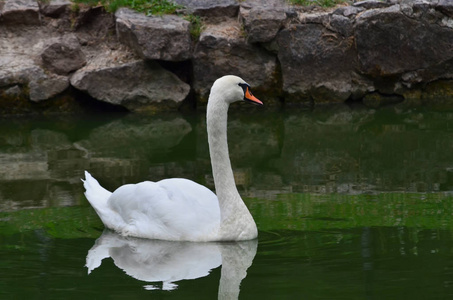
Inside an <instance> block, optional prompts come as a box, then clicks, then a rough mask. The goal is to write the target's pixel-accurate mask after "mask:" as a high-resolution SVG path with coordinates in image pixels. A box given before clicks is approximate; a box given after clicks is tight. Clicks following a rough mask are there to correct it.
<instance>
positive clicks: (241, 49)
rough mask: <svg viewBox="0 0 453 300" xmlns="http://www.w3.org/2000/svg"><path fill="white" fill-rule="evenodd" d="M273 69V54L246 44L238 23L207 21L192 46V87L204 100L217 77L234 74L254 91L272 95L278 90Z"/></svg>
mask: <svg viewBox="0 0 453 300" xmlns="http://www.w3.org/2000/svg"><path fill="white" fill-rule="evenodd" d="M276 68H277V62H276V58H275V56H273V55H271V54H269V53H268V52H266V51H265V50H263V49H262V48H260V47H258V46H255V45H252V44H250V43H247V42H246V39H245V37H244V35H243V34H242V32H241V29H240V27H239V24H238V23H237V22H235V21H230V22H223V23H221V24H217V25H215V24H210V25H207V26H206V27H205V30H204V31H203V32H202V33H201V35H200V39H199V42H198V43H197V45H196V47H195V51H194V58H193V74H194V76H193V78H194V81H193V87H194V90H195V92H196V93H197V95H198V97H199V98H200V99H201V100H202V102H203V101H204V102H205V101H206V100H207V96H208V94H209V89H210V88H211V85H212V83H213V82H214V81H215V80H216V79H217V78H219V77H221V76H223V75H226V74H236V75H238V76H240V77H242V78H243V79H244V80H246V81H247V82H248V83H249V84H250V85H252V86H253V89H254V91H255V93H261V92H263V93H264V92H266V93H268V95H269V96H271V95H272V94H275V92H276V88H277V89H278V87H276V81H277V78H276V77H277V76H276ZM258 91H259V92H258Z"/></svg>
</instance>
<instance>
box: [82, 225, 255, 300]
mask: <svg viewBox="0 0 453 300" xmlns="http://www.w3.org/2000/svg"><path fill="white" fill-rule="evenodd" d="M257 244H258V241H257V240H250V241H241V242H222V243H220V242H219V243H214V242H207V243H196V242H171V241H161V240H147V239H140V238H132V237H123V236H121V235H119V234H117V233H114V232H111V231H108V230H106V231H104V233H103V234H102V235H101V236H100V237H99V238H98V239H97V240H96V242H95V244H94V246H93V247H92V248H91V249H90V250H89V251H88V255H87V258H86V267H87V268H88V274H90V273H91V272H92V271H93V270H94V269H96V268H98V267H99V266H100V265H101V263H102V260H103V259H104V258H108V257H111V258H112V259H113V261H114V263H115V265H116V266H117V267H118V268H120V269H122V270H123V271H124V272H126V274H127V275H129V276H131V277H133V278H135V279H138V280H141V281H145V282H150V283H151V282H160V281H162V289H163V290H173V289H176V288H177V284H175V282H177V281H179V280H184V279H196V278H200V277H205V276H207V275H208V274H209V273H210V271H211V270H212V269H214V268H217V267H218V266H220V265H222V270H221V276H220V284H219V299H223V298H224V299H236V298H237V297H238V296H239V286H240V284H241V281H242V279H244V278H245V277H246V275H247V269H248V268H249V267H250V266H251V265H252V261H253V258H254V257H255V254H256V249H257ZM144 288H145V289H158V287H157V286H156V285H145V286H144Z"/></svg>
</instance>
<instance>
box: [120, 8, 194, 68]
mask: <svg viewBox="0 0 453 300" xmlns="http://www.w3.org/2000/svg"><path fill="white" fill-rule="evenodd" d="M115 15H116V30H117V34H118V39H119V41H120V42H121V43H124V44H126V45H128V46H129V47H131V48H132V49H133V50H134V51H135V53H137V54H138V55H139V56H140V57H142V58H143V59H158V60H167V61H183V60H187V59H189V58H190V57H191V46H192V42H191V38H190V30H189V26H190V23H189V22H188V21H186V20H184V19H182V18H181V17H178V16H174V15H164V16H150V17H147V16H145V15H143V14H139V13H136V12H134V11H132V10H130V9H127V8H122V9H119V10H118V11H117V12H116V14H115Z"/></svg>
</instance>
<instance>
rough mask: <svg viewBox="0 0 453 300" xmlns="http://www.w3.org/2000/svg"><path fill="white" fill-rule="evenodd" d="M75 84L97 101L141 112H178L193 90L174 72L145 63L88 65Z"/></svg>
mask: <svg viewBox="0 0 453 300" xmlns="http://www.w3.org/2000/svg"><path fill="white" fill-rule="evenodd" d="M71 84H72V86H74V87H75V88H77V89H79V90H81V91H84V92H87V93H88V94H89V95H90V96H92V97H93V98H95V99H98V100H100V101H104V102H107V103H110V104H114V105H121V106H123V107H125V108H127V109H128V110H131V111H139V112H140V111H155V110H166V109H176V108H178V107H179V106H180V104H181V103H182V101H183V100H184V99H185V98H186V97H187V95H188V94H189V91H190V86H189V85H188V84H186V83H184V82H182V81H181V80H179V79H178V77H176V75H174V74H173V73H170V72H169V71H167V70H165V69H163V68H162V67H160V65H159V64H157V63H155V62H144V61H136V62H131V63H126V64H121V65H117V66H110V67H104V68H91V67H90V66H89V65H88V66H87V67H84V68H82V69H80V70H78V71H77V72H76V73H74V75H73V76H72V77H71Z"/></svg>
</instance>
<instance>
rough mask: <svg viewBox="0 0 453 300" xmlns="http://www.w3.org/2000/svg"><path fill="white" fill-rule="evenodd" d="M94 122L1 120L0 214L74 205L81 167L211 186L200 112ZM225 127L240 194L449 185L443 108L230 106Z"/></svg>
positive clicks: (109, 175)
mask: <svg viewBox="0 0 453 300" xmlns="http://www.w3.org/2000/svg"><path fill="white" fill-rule="evenodd" d="M99 118H100V117H96V118H93V119H86V117H83V118H79V119H72V120H71V119H68V120H61V119H55V120H54V119H48V120H46V121H37V120H7V121H3V122H1V123H0V163H1V165H2V168H0V199H1V200H2V201H0V203H1V204H0V210H14V209H17V208H21V207H44V206H63V205H74V204H79V203H80V202H81V201H84V198H83V196H82V192H83V190H82V187H81V184H80V181H79V178H80V177H82V175H83V170H85V169H87V170H89V171H90V172H91V173H92V174H93V175H95V176H96V178H98V179H99V180H100V181H101V182H102V184H103V185H105V186H106V187H107V188H108V189H110V190H113V189H115V188H116V187H118V186H120V185H122V184H125V183H132V182H138V181H143V180H153V181H157V180H160V179H163V178H168V177H183V178H188V179H192V180H194V181H196V182H199V183H201V184H203V185H206V186H208V187H209V188H214V186H213V181H212V175H211V165H210V160H209V152H208V145H207V140H206V127H205V118H204V112H202V111H200V112H198V113H197V114H196V115H195V116H194V115H187V116H182V115H180V114H169V115H160V116H139V115H135V114H132V115H126V116H123V117H121V118H118V117H111V118H110V119H108V118H107V119H103V120H102V119H99ZM228 126H229V147H230V156H231V161H232V164H233V168H234V171H235V179H236V184H237V185H238V187H239V189H240V192H241V193H242V195H243V196H245V197H259V198H266V199H275V198H276V196H277V195H278V194H282V193H292V192H308V193H333V192H334V193H347V194H357V193H368V192H382V191H409V192H430V191H448V190H452V189H453V163H452V162H453V152H452V151H447V150H446V149H452V148H453V131H452V130H451V128H453V113H449V112H433V111H412V112H402V113H397V112H395V110H390V109H389V110H369V109H351V108H348V107H346V106H338V107H337V106H335V107H330V108H328V109H317V110H314V111H296V110H295V111H284V112H281V111H278V112H277V111H259V112H256V113H254V112H251V113H244V112H243V111H240V110H239V111H231V113H230V120H229V125H228ZM24 186H27V189H24V188H23V187H24Z"/></svg>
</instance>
